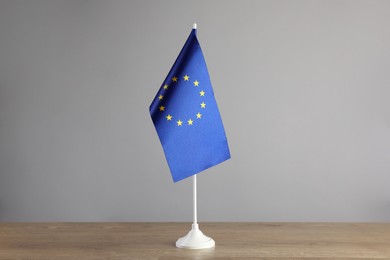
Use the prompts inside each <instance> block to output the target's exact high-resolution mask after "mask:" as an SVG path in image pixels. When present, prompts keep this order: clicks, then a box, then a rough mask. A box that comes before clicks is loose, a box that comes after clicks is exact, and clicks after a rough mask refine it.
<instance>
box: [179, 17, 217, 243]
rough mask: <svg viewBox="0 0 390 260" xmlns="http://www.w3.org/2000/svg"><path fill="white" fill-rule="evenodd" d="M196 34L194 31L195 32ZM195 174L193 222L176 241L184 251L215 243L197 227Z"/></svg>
mask: <svg viewBox="0 0 390 260" xmlns="http://www.w3.org/2000/svg"><path fill="white" fill-rule="evenodd" d="M192 29H194V30H196V29H197V26H196V23H194V24H193V26H192ZM195 33H196V31H195ZM196 189H197V187H196V174H194V175H193V176H192V195H193V198H192V199H193V201H192V202H193V220H194V222H193V223H192V229H191V231H190V232H188V234H187V235H186V236H184V237H182V238H179V239H178V240H177V241H176V247H178V248H185V249H205V248H212V247H214V246H215V241H214V240H213V239H212V238H210V237H208V236H205V235H204V234H203V232H202V231H200V229H199V225H198V210H197V198H196V196H197V194H196Z"/></svg>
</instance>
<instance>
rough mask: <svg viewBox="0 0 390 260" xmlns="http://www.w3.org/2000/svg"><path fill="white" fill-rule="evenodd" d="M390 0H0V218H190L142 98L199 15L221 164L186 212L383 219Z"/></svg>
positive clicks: (184, 185)
mask: <svg viewBox="0 0 390 260" xmlns="http://www.w3.org/2000/svg"><path fill="white" fill-rule="evenodd" d="M389 11H390V1H49V0H48V1H37V0H35V1H4V0H2V1H0V221H191V218H192V204H191V203H192V200H191V198H192V197H191V196H192V190H191V187H192V186H191V184H192V183H191V180H184V181H182V182H179V183H177V184H174V183H173V182H172V180H171V176H170V173H169V170H168V167H167V164H166V162H165V158H164V155H163V151H162V148H161V146H160V143H159V140H158V138H157V134H156V132H155V130H154V127H153V124H152V122H151V119H150V117H149V113H148V107H149V104H150V102H151V100H152V98H153V97H154V95H155V93H156V92H157V90H158V88H159V87H160V84H161V83H162V81H163V79H164V78H165V76H166V74H167V73H168V71H169V69H170V68H171V65H172V64H173V62H174V60H175V59H176V57H177V55H178V53H179V51H180V49H181V47H182V46H183V44H184V41H185V40H186V38H187V36H188V34H189V33H190V30H191V27H192V23H193V22H197V23H198V29H199V31H198V38H199V40H200V43H201V45H202V48H203V51H204V55H205V58H206V61H207V64H208V68H209V72H210V75H211V79H212V82H213V87H214V91H215V93H216V98H217V101H218V104H219V108H220V112H221V114H222V117H223V121H224V124H225V129H226V133H227V136H228V140H229V145H230V149H231V153H232V159H231V160H229V161H227V162H225V163H223V164H221V165H219V166H217V167H214V168H212V169H210V170H208V171H207V172H204V173H201V174H200V175H199V178H198V181H199V183H198V185H199V221H390V188H389V186H390V102H389V97H390V88H389V86H390V73H389V72H390V51H389V49H390V47H389V46H390V26H389V25H390V16H389Z"/></svg>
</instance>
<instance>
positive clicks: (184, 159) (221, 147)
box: [149, 29, 230, 182]
mask: <svg viewBox="0 0 390 260" xmlns="http://www.w3.org/2000/svg"><path fill="white" fill-rule="evenodd" d="M149 111H150V115H151V117H152V120H153V123H154V126H155V127H156V131H157V134H158V136H159V138H160V142H161V144H162V147H163V149H164V153H165V157H166V159H167V162H168V165H169V168H170V170H171V174H172V178H173V181H174V182H177V181H180V180H182V179H184V178H187V177H189V176H192V175H194V174H197V173H199V172H201V171H203V170H206V169H207V168H210V167H212V166H214V165H217V164H219V163H221V162H223V161H225V160H228V159H229V158H230V152H229V147H228V144H227V139H226V135H225V130H224V128H223V124H222V120H221V116H220V114H219V111H218V107H217V103H216V101H215V98H214V92H213V89H212V87H211V82H210V78H209V73H208V71H207V67H206V62H205V60H204V57H203V53H202V50H201V48H200V45H199V42H198V39H197V38H196V29H193V30H192V31H191V34H190V36H189V37H188V39H187V41H186V43H185V44H184V47H183V49H182V50H181V52H180V54H179V56H178V57H177V59H176V61H175V63H174V64H173V66H172V68H171V70H170V71H169V73H168V76H167V77H166V79H165V80H164V82H163V83H162V86H161V88H160V90H159V91H158V92H157V95H156V97H155V98H154V100H153V102H152V104H151V105H150V108H149Z"/></svg>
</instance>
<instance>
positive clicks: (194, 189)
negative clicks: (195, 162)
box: [192, 174, 198, 225]
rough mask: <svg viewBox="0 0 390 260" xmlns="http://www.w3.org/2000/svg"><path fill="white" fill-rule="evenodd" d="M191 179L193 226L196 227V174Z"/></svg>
mask: <svg viewBox="0 0 390 260" xmlns="http://www.w3.org/2000/svg"><path fill="white" fill-rule="evenodd" d="M192 179H193V187H192V188H193V197H194V198H193V203H194V205H193V206H194V225H198V209H197V207H198V205H197V200H196V174H195V175H194V176H193V177H192Z"/></svg>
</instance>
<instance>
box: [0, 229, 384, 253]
mask: <svg viewBox="0 0 390 260" xmlns="http://www.w3.org/2000/svg"><path fill="white" fill-rule="evenodd" d="M190 226H191V223H0V259H77V260H79V259H160V260H164V259H167V260H168V259H169V260H175V259H244V260H249V259H259V258H260V259H284V260H286V259H302V258H306V259H390V224H362V223H200V228H201V230H202V231H203V232H204V233H205V234H206V235H208V236H210V237H212V238H214V240H215V242H216V247H215V248H213V249H203V250H188V249H178V248H176V247H175V242H176V240H177V239H178V238H179V237H181V236H184V235H185V234H187V232H188V231H189V229H190Z"/></svg>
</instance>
